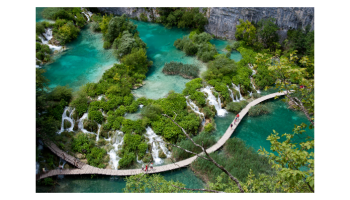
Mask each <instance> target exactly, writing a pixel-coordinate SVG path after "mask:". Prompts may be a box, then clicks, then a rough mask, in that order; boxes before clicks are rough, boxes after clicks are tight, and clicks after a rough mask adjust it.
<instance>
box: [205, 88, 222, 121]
mask: <svg viewBox="0 0 350 200" xmlns="http://www.w3.org/2000/svg"><path fill="white" fill-rule="evenodd" d="M211 88H213V87H209V86H207V87H205V88H202V89H201V91H202V92H205V93H207V94H208V97H207V99H208V100H209V104H210V105H214V106H215V109H216V112H217V115H218V116H219V117H224V116H225V114H226V113H227V110H225V109H222V108H221V103H220V105H219V103H218V101H216V97H215V96H214V95H213V93H212V91H211Z"/></svg>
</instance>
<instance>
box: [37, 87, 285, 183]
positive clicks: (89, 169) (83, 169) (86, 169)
mask: <svg viewBox="0 0 350 200" xmlns="http://www.w3.org/2000/svg"><path fill="white" fill-rule="evenodd" d="M282 95H286V92H277V93H273V94H269V95H266V96H263V97H260V98H258V99H255V100H254V101H252V102H250V103H249V104H248V105H247V106H246V107H245V108H244V109H243V110H241V112H240V113H239V116H240V119H242V118H243V117H244V116H245V115H246V114H247V113H248V111H249V109H250V108H251V107H253V106H255V105H257V104H259V103H261V102H263V101H265V100H268V99H272V98H275V97H277V96H282ZM240 122H241V120H239V121H238V122H237V123H236V124H234V123H233V122H232V124H233V127H232V128H231V127H228V128H227V130H226V132H225V134H224V135H223V136H222V137H221V138H220V139H219V141H218V142H217V143H216V144H215V145H213V146H212V147H210V148H208V149H207V152H208V153H212V152H214V151H216V150H218V149H219V148H220V147H222V146H223V145H224V144H225V142H226V141H227V140H228V139H229V138H230V137H231V135H232V133H233V132H234V131H235V129H236V127H237V126H238V124H239V123H240ZM44 143H45V145H46V146H47V147H48V148H49V149H50V150H51V151H52V152H53V153H54V154H56V155H57V156H59V157H61V158H62V159H64V160H66V161H67V162H69V163H70V164H72V165H74V166H76V167H77V169H62V170H60V169H55V170H50V171H48V172H46V173H41V174H37V176H36V179H37V180H39V179H42V178H47V177H50V176H57V175H82V174H101V175H110V176H131V175H136V174H139V173H145V171H143V170H141V169H125V170H113V169H100V168H97V167H93V166H90V165H88V164H85V163H83V162H80V161H78V160H77V159H76V158H75V157H73V156H71V155H68V154H67V153H65V152H64V151H62V150H61V149H59V148H58V147H57V146H56V145H55V144H54V143H53V142H51V141H47V140H46V141H44ZM203 154H204V152H202V153H201V154H200V155H203ZM196 159H197V156H193V157H191V158H188V159H185V160H182V161H179V162H176V163H172V164H167V165H162V166H156V167H153V170H148V171H147V173H149V174H152V173H159V172H165V171H169V170H174V169H178V168H181V167H186V166H187V165H189V164H191V163H192V162H193V161H194V160H196Z"/></svg>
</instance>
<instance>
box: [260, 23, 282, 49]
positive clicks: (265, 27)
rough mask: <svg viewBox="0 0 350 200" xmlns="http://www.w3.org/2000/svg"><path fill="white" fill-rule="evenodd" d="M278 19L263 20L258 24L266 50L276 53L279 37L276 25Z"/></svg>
mask: <svg viewBox="0 0 350 200" xmlns="http://www.w3.org/2000/svg"><path fill="white" fill-rule="evenodd" d="M275 21H276V19H274V18H268V19H262V20H260V21H259V22H258V36H259V38H260V40H261V41H262V43H263V45H264V48H269V49H270V50H271V51H275V50H276V48H277V46H276V43H278V40H279V37H278V34H277V30H278V29H279V28H278V26H277V25H276V24H275Z"/></svg>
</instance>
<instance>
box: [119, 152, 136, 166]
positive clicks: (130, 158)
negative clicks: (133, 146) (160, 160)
mask: <svg viewBox="0 0 350 200" xmlns="http://www.w3.org/2000/svg"><path fill="white" fill-rule="evenodd" d="M135 159H136V156H135V153H133V152H130V153H124V156H123V157H122V158H121V159H120V160H119V162H118V169H123V168H127V167H129V166H130V165H132V164H133V163H134V161H135Z"/></svg>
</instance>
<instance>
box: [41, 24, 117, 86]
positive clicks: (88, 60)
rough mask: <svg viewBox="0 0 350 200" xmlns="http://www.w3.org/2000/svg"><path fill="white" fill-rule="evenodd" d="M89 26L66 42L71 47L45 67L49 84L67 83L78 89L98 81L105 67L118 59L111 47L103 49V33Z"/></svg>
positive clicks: (107, 67)
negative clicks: (72, 39) (76, 36)
mask: <svg viewBox="0 0 350 200" xmlns="http://www.w3.org/2000/svg"><path fill="white" fill-rule="evenodd" d="M89 27H90V25H87V26H85V27H84V28H83V29H82V30H81V32H80V33H79V36H78V38H77V39H75V40H74V41H73V42H71V43H69V44H67V45H66V46H67V48H68V50H66V51H65V52H62V53H59V54H58V55H56V56H54V57H53V59H55V61H54V62H53V63H51V64H47V65H45V66H44V67H43V68H44V69H46V73H45V74H44V75H45V77H46V78H48V79H49V80H50V86H49V87H51V88H54V87H56V86H57V85H61V86H63V85H68V86H69V87H71V88H73V90H78V89H79V87H80V86H82V85H84V84H86V83H88V82H97V81H98V80H99V79H100V78H101V77H102V74H103V72H104V71H105V70H107V69H109V68H111V67H112V66H113V64H114V63H117V62H118V61H117V59H115V57H114V56H113V53H112V52H113V51H112V50H104V49H103V43H102V34H100V33H93V32H92V31H91V30H90V28H89Z"/></svg>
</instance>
